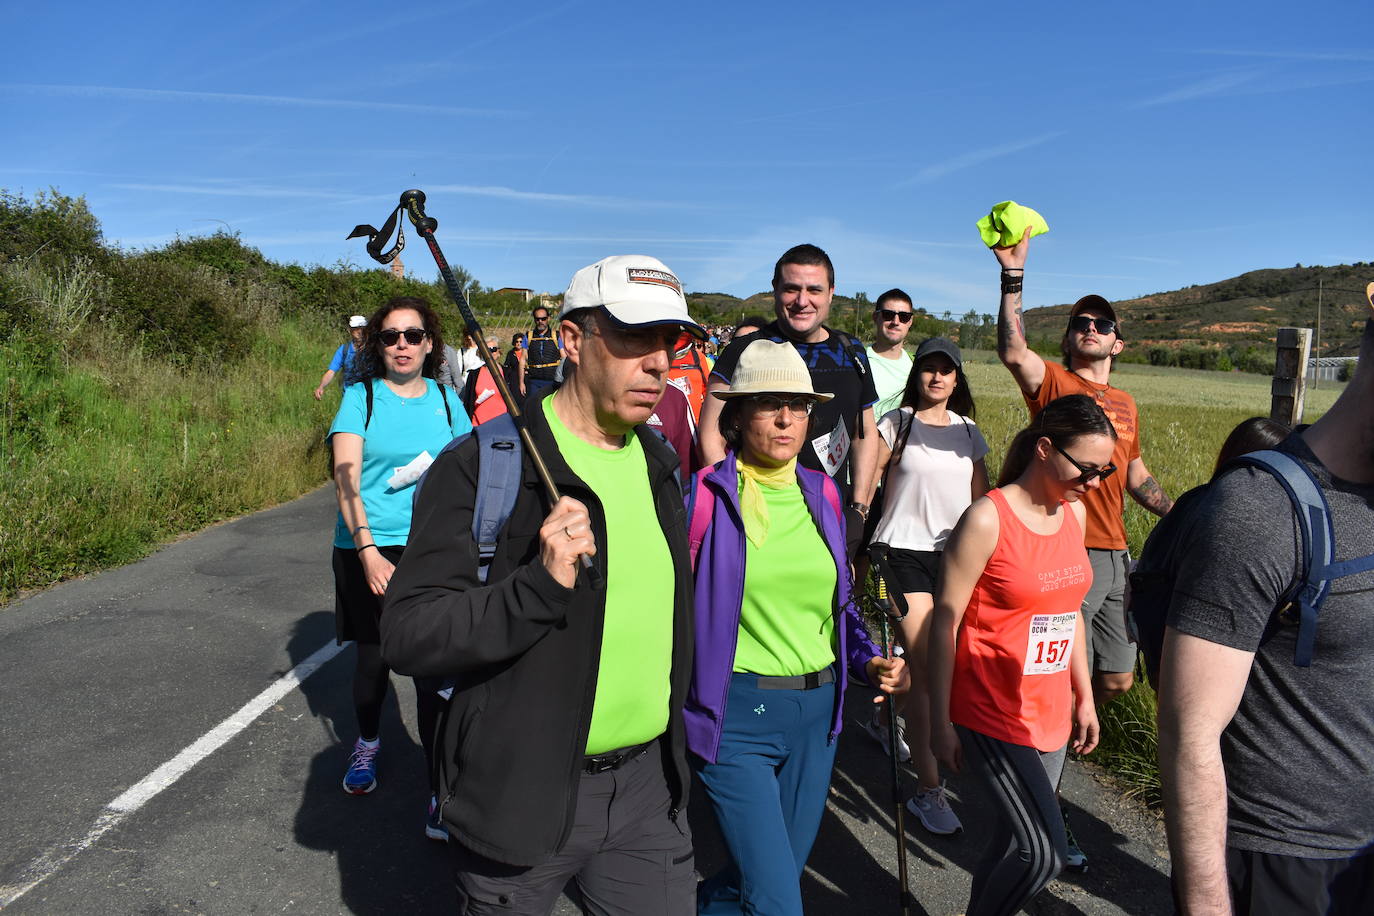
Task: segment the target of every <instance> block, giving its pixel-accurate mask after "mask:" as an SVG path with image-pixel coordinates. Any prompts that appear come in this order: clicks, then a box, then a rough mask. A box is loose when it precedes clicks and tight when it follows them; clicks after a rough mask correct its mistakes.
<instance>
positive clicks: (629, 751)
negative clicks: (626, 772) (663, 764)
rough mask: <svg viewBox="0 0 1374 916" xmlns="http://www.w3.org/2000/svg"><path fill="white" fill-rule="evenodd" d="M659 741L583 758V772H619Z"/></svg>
mask: <svg viewBox="0 0 1374 916" xmlns="http://www.w3.org/2000/svg"><path fill="white" fill-rule="evenodd" d="M657 740H658V739H657V738H655V739H653V741H645V742H644V743H643V744H636V745H635V746H634V747H624V748H621V749H620V750H618V751H607V752H606V753H604V754H596V755H594V756H591V757H583V758H582V772H584V773H590V774H592V775H596V774H597V773H609V772H610V771H611V770H618V769H620V768H621V767H623V766H624V765H625V764H627V763H629V762H630V761H631V760H634V759H635V758H636V757H638V756H639V755H640V754H643V753H644V752H645V751H647V750H648V749H649V748H650V747H651V746H652V745H653V743H654V741H657Z"/></svg>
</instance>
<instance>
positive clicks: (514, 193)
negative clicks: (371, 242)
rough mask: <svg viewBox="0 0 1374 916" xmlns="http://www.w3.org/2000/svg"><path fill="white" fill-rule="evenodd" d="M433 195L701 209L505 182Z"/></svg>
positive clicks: (442, 189) (445, 188) (439, 188)
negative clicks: (523, 188)
mask: <svg viewBox="0 0 1374 916" xmlns="http://www.w3.org/2000/svg"><path fill="white" fill-rule="evenodd" d="M427 193H429V194H459V195H465V196H468V197H494V198H497V199H499V200H518V201H524V202H527V203H549V204H568V205H571V206H578V207H596V208H602V209H608V210H650V209H665V208H666V209H697V206H698V205H695V204H684V203H670V202H665V201H655V200H640V199H636V198H629V197H601V196H598V195H595V194H559V193H555V192H552V191H521V190H519V189H517V188H507V187H504V186H502V185H471V184H443V185H435V186H433V187H431V188H429V189H428V190H427Z"/></svg>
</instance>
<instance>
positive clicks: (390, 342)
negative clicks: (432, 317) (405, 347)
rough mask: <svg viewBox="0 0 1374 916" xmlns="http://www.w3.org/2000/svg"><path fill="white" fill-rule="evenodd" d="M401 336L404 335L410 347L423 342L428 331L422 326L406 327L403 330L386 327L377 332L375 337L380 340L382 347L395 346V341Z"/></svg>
mask: <svg viewBox="0 0 1374 916" xmlns="http://www.w3.org/2000/svg"><path fill="white" fill-rule="evenodd" d="M402 336H404V337H405V339H406V343H408V344H410V345H411V346H412V347H418V346H419V345H420V344H421V343H422V342H424V339H425V338H426V337H428V336H429V332H428V331H426V330H425V329H424V328H406V329H405V330H404V331H398V330H396V329H395V328H387V329H386V330H385V331H378V332H377V339H378V340H380V341H381V342H382V346H384V347H394V346H396V343H397V342H398V341H399V340H400V339H401V337H402Z"/></svg>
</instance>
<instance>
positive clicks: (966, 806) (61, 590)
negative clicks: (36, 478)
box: [0, 489, 1170, 916]
mask: <svg viewBox="0 0 1374 916" xmlns="http://www.w3.org/2000/svg"><path fill="white" fill-rule="evenodd" d="M333 514H334V508H333V500H332V493H331V491H329V490H328V489H321V490H318V491H315V492H313V493H311V494H309V495H307V496H305V497H303V498H301V499H299V500H296V501H295V502H292V503H289V504H287V505H284V506H279V507H277V508H275V509H271V510H268V511H265V512H261V513H258V514H256V515H253V516H249V517H247V518H243V519H240V520H238V521H234V522H230V523H227V524H223V525H219V526H216V527H214V528H212V529H210V530H208V531H205V532H203V533H201V534H199V535H196V536H195V537H191V538H187V539H185V540H182V541H180V542H178V543H176V544H173V545H171V546H169V547H167V548H165V549H163V550H161V551H160V552H158V553H157V554H155V555H154V556H152V557H149V558H148V559H146V560H144V561H142V562H140V563H136V564H133V565H132V566H128V567H125V568H122V569H118V570H114V571H111V572H108V573H104V574H102V575H98V576H92V577H89V578H86V579H81V580H78V581H74V582H69V583H66V584H64V585H62V586H59V587H57V588H54V589H52V590H50V591H47V592H44V593H41V594H38V595H35V596H32V597H30V598H28V599H26V600H23V601H19V602H15V603H14V604H11V605H10V606H8V607H4V608H0V670H3V671H4V680H3V684H4V692H3V699H4V702H3V705H2V706H0V709H2V710H3V711H2V712H0V725H3V733H4V737H5V740H4V742H3V743H2V744H0V787H2V788H0V806H2V807H0V810H3V812H4V814H3V824H4V827H3V831H0V838H3V841H4V842H3V843H0V906H2V907H3V908H4V909H6V910H7V911H8V912H13V913H15V914H31V913H60V914H88V913H89V914H96V913H99V914H108V913H117V914H122V913H130V914H134V913H137V914H164V913H183V912H185V913H231V914H233V913H305V914H314V913H320V914H324V913H441V912H449V911H451V906H450V903H451V899H452V898H451V893H450V891H449V886H448V882H447V879H446V874H445V862H446V856H445V853H444V848H443V847H442V846H440V845H438V844H435V843H433V842H430V841H427V840H425V839H424V837H423V834H422V832H421V828H422V821H423V814H424V806H425V802H426V797H425V789H424V787H423V777H422V762H421V760H422V758H421V752H420V747H419V743H418V741H417V740H416V738H415V726H414V705H413V693H412V692H411V688H410V683H409V681H408V680H407V679H404V678H399V677H397V678H393V681H394V683H395V684H396V687H397V694H398V698H397V700H396V701H395V702H393V703H391V704H389V706H388V709H387V712H386V715H385V717H384V719H383V727H382V744H383V752H382V757H381V758H380V759H381V761H382V763H381V767H382V769H381V772H380V782H381V786H380V788H379V789H378V790H377V791H376V792H374V793H373V794H372V795H369V796H364V797H361V798H355V797H351V796H347V795H345V794H344V793H343V792H342V790H341V789H340V788H339V779H340V778H341V776H342V773H343V768H344V763H345V759H346V755H347V747H346V746H347V745H349V744H351V742H352V739H353V736H354V729H355V726H354V723H353V716H352V709H351V702H350V698H349V685H350V673H351V670H352V660H353V652H352V650H351V648H346V649H344V650H343V651H342V652H340V653H339V654H338V655H337V656H334V657H332V658H331V659H330V660H328V661H325V662H324V663H323V664H322V665H321V666H320V667H319V668H318V670H317V671H316V672H315V673H314V674H313V675H311V676H308V677H306V678H305V679H304V681H303V682H302V683H301V684H300V685H299V687H295V686H294V685H292V684H290V683H289V682H288V683H281V681H280V679H281V678H282V677H283V675H285V674H286V673H287V672H289V671H291V670H292V669H293V668H295V667H296V666H297V665H299V664H300V663H301V662H303V661H305V660H307V659H309V658H311V657H312V656H314V655H315V653H316V652H317V651H318V650H321V649H324V648H326V647H330V646H332V645H333V633H334V630H333V614H332V605H333V594H332V580H331V574H330V569H329V537H330V534H329V532H330V530H331V527H332V520H333ZM325 654H326V655H327V654H328V650H327V649H326V653H325ZM318 658H319V656H316V659H317V660H318ZM274 684H278V685H279V690H278V691H277V693H278V694H279V695H268V696H267V697H266V698H265V701H264V702H263V704H261V705H263V708H262V710H261V714H260V715H256V714H255V713H257V712H258V710H250V711H248V712H247V713H245V714H243V715H241V716H239V717H238V721H228V722H226V720H231V719H233V717H234V716H235V713H236V711H238V710H240V709H241V708H242V707H244V706H245V704H248V703H249V701H250V700H253V699H254V698H255V697H259V696H260V695H261V694H262V693H263V691H265V690H267V689H269V688H270V687H272V685H274ZM287 688H290V689H287ZM853 693H854V696H853V701H854V702H853V707H852V708H853V711H854V714H855V715H856V716H857V715H861V714H862V713H863V712H864V710H865V708H866V706H867V698H866V697H864V696H862V695H861V694H862V691H854V692H853ZM217 726H218V727H219V730H218V731H217V732H215V735H217V736H218V737H217V738H215V740H208V739H202V736H205V735H206V734H207V733H210V732H211V731H212V729H216V727H217ZM212 738H214V736H212ZM198 740H200V743H199V744H197V743H196V742H197V741H198ZM217 742H218V745H217ZM188 747H190V748H192V749H191V750H190V751H186V749H187V748H188ZM178 755H181V756H180V757H179V756H178ZM198 758H203V759H199V761H198V762H195V763H194V765H192V766H189V769H185V767H184V766H183V769H185V773H184V775H182V776H181V777H180V778H179V779H175V780H174V781H173V779H172V778H171V777H169V776H168V775H166V773H165V771H164V772H161V773H158V774H156V775H154V776H153V777H152V778H151V779H150V778H149V777H150V774H154V773H155V771H158V770H159V767H162V766H163V765H164V764H165V763H167V762H168V761H171V760H174V759H175V760H179V761H182V762H183V763H185V762H187V761H194V760H196V759H198ZM887 772H888V770H887V767H886V758H885V757H883V755H882V754H881V752H880V751H879V750H878V747H877V745H876V744H875V743H874V742H873V741H872V740H871V739H869V738H868V737H867V736H866V735H864V734H863V732H862V731H860V730H859V729H858V728H851V729H849V730H847V731H846V732H845V734H844V735H843V736H842V738H841V747H840V753H839V759H838V763H837V766H836V772H835V778H834V782H833V788H832V791H831V799H830V810H829V813H828V815H827V817H826V819H825V821H824V823H823V825H822V827H821V832H820V836H819V838H818V840H817V843H816V847H815V851H814V853H813V854H812V856H811V861H810V865H809V868H808V871H807V875H806V877H805V878H804V893H805V898H806V901H807V912H808V913H810V914H847V913H860V912H862V913H895V912H897V909H896V906H895V901H896V880H895V878H894V877H893V875H894V874H895V869H896V864H895V858H896V848H895V843H894V841H893V839H892V814H891V808H890V806H889V803H888V798H889V789H888V788H887V786H888V782H887V779H888V777H887ZM908 778H909V774H908ZM131 787H132V788H131ZM954 789H955V792H956V793H957V794H958V795H961V796H963V797H964V799H965V801H964V802H963V803H960V804H959V807H958V810H959V811H960V813H961V815H962V816H963V818H964V823H965V825H966V827H967V828H968V830H967V832H966V833H965V834H964V835H963V836H961V837H956V838H937V837H932V836H929V835H927V834H925V833H923V832H922V831H921V828H920V827H919V826H918V825H916V826H913V825H912V824H911V823H910V822H908V825H907V850H908V857H909V861H910V863H911V870H912V889H913V891H914V893H915V895H916V898H917V900H918V901H919V903H920V908H919V909H918V910H917V912H926V913H931V914H945V913H961V912H963V908H964V904H965V902H966V900H967V894H968V881H969V875H968V872H969V869H970V867H971V866H972V864H973V862H974V861H975V860H976V858H977V856H978V853H979V851H980V847H981V843H980V842H979V837H980V831H981V830H985V829H987V825H988V824H989V823H990V813H989V811H988V810H987V809H986V808H984V807H980V805H979V804H978V799H977V795H978V793H977V787H976V785H973V784H969V785H955V786H954ZM1064 796H1065V800H1066V802H1067V804H1068V808H1069V811H1070V813H1071V815H1072V816H1073V822H1074V825H1075V829H1076V830H1077V832H1078V835H1079V838H1080V839H1081V840H1082V841H1083V844H1084V846H1085V848H1086V849H1087V850H1088V851H1089V854H1090V856H1091V868H1090V869H1089V870H1088V871H1087V872H1086V873H1083V874H1075V875H1069V876H1067V877H1065V878H1064V879H1063V880H1060V881H1056V882H1055V883H1054V884H1052V885H1051V886H1050V888H1049V889H1048V890H1047V891H1046V892H1045V893H1044V894H1042V895H1041V897H1040V898H1039V899H1038V900H1037V901H1036V902H1035V903H1034V904H1033V906H1032V909H1031V912H1033V913H1037V914H1039V913H1054V914H1061V913H1063V914H1076V913H1088V914H1098V913H1101V914H1121V913H1124V914H1131V916H1151V914H1156V913H1166V912H1169V910H1170V907H1169V905H1168V900H1169V893H1168V881H1167V878H1166V874H1167V862H1166V860H1165V858H1164V843H1163V836H1162V831H1161V830H1160V829H1159V826H1158V824H1157V823H1156V822H1155V820H1154V818H1152V817H1151V816H1150V815H1149V814H1148V813H1145V812H1142V811H1141V810H1139V808H1138V807H1137V806H1135V805H1133V804H1131V803H1128V802H1123V801H1122V800H1120V799H1119V798H1118V797H1117V796H1116V795H1115V794H1114V793H1112V792H1111V791H1110V790H1105V789H1104V788H1102V787H1101V786H1100V785H1099V784H1098V783H1097V782H1096V781H1095V780H1094V779H1093V777H1092V776H1091V775H1089V773H1088V772H1087V770H1086V769H1085V768H1083V767H1080V766H1077V765H1072V766H1070V768H1069V770H1068V772H1067V775H1066V777H1065V785H1064ZM700 797H701V796H700V795H699V796H698V798H700ZM691 820H692V823H693V827H694V830H695V831H696V836H697V845H698V853H697V855H698V862H697V864H698V868H699V869H700V870H701V871H702V872H703V873H710V872H711V871H713V870H714V869H715V868H718V867H719V866H720V864H721V861H722V853H721V847H720V844H719V840H718V839H717V838H716V836H715V829H714V824H713V822H712V816H711V814H710V812H709V810H708V809H707V808H706V807H705V806H704V805H701V804H698V805H695V806H694V807H693V808H692V809H691ZM6 902H8V903H7V904H6ZM557 912H558V913H560V914H572V913H576V912H578V910H577V908H576V907H575V906H574V905H573V904H572V903H571V902H569V901H568V900H564V901H562V902H561V903H560V905H559V908H558V911H557Z"/></svg>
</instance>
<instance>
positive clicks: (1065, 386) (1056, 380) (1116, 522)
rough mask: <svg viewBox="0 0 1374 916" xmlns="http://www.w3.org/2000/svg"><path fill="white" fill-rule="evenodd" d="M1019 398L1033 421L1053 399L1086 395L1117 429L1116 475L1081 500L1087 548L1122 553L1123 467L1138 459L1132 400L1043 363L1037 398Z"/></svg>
mask: <svg viewBox="0 0 1374 916" xmlns="http://www.w3.org/2000/svg"><path fill="white" fill-rule="evenodd" d="M1022 394H1023V397H1025V398H1026V406H1027V407H1029V408H1030V412H1031V416H1032V417H1033V416H1035V415H1036V414H1038V413H1040V411H1041V409H1042V408H1043V407H1044V406H1045V405H1046V404H1048V403H1049V402H1050V401H1053V400H1054V399H1055V398H1062V397H1063V396H1064V395H1066V394H1086V395H1088V396H1089V397H1092V398H1096V399H1097V406H1099V407H1101V408H1102V412H1103V413H1105V414H1106V415H1107V419H1108V420H1111V421H1112V426H1114V427H1115V428H1116V450H1115V451H1113V452H1112V463H1113V464H1115V465H1116V473H1115V474H1113V475H1112V476H1111V477H1108V478H1107V479H1106V480H1104V481H1102V485H1101V486H1100V487H1098V488H1097V489H1095V490H1089V491H1088V492H1087V494H1086V495H1085V496H1084V497H1083V507H1084V508H1085V509H1087V510H1088V519H1087V521H1088V524H1087V529H1088V531H1087V536H1086V537H1085V538H1084V542H1085V543H1086V544H1087V546H1089V547H1093V548H1097V549H1101V550H1125V549H1126V522H1125V520H1123V519H1122V517H1121V512H1122V510H1123V509H1124V508H1125V505H1126V465H1128V464H1130V463H1131V462H1132V461H1134V460H1135V459H1137V458H1139V457H1140V424H1139V418H1138V415H1137V413H1136V407H1135V398H1133V397H1131V396H1130V395H1129V394H1127V393H1126V392H1124V391H1122V390H1121V389H1120V388H1113V387H1112V386H1111V385H1099V384H1097V383H1096V382H1090V381H1088V380H1087V379H1085V378H1084V377H1083V376H1081V375H1078V374H1077V373H1074V372H1070V371H1069V370H1068V369H1065V368H1064V367H1063V366H1061V365H1059V364H1058V363H1051V362H1046V363H1045V380H1044V381H1043V382H1041V383H1040V391H1039V392H1037V393H1036V396H1035V397H1033V398H1032V397H1030V396H1029V395H1026V394H1024V392H1023V393H1022Z"/></svg>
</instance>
